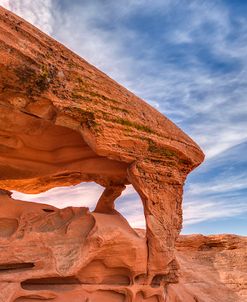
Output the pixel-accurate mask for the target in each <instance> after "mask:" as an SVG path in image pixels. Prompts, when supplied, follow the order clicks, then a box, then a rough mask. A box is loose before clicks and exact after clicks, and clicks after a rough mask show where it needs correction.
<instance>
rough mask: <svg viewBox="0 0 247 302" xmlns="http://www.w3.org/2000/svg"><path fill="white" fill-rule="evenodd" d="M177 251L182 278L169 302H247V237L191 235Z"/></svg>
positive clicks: (172, 289)
mask: <svg viewBox="0 0 247 302" xmlns="http://www.w3.org/2000/svg"><path fill="white" fill-rule="evenodd" d="M176 247H177V253H176V256H177V259H178V262H179V264H180V278H179V283H178V284H174V285H169V286H168V290H167V293H168V297H167V299H168V301H176V302H218V301H222V302H245V301H247V237H244V236H236V235H211V236H202V235H187V236H180V237H179V240H178V242H177V244H176Z"/></svg>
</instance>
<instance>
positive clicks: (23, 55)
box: [0, 8, 204, 302]
mask: <svg viewBox="0 0 247 302" xmlns="http://www.w3.org/2000/svg"><path fill="white" fill-rule="evenodd" d="M0 58H1V60H0V188H1V189H2V191H1V192H2V194H1V195H0V201H1V207H2V210H1V220H0V226H1V233H0V237H1V247H2V248H1V250H2V252H1V253H2V254H1V261H2V264H1V265H2V271H3V272H2V276H4V277H3V279H2V285H1V286H2V290H1V291H0V292H1V295H2V297H3V298H2V300H3V301H4V302H6V301H26V300H27V299H29V300H28V301H32V300H33V301H36V300H39V299H40V300H42V299H43V300H44V299H47V300H49V299H50V300H54V299H55V301H65V300H66V299H67V300H66V301H68V297H67V296H66V295H67V294H66V293H63V295H61V296H56V295H54V293H52V291H49V290H48V291H47V296H45V295H43V296H42V295H41V294H40V288H39V286H41V287H42V286H43V285H44V284H46V285H47V284H55V286H58V287H59V284H60V283H61V284H63V286H64V287H66V286H67V285H68V286H72V287H75V288H76V291H77V289H78V290H79V292H80V291H81V292H80V294H79V296H80V298H78V299H80V301H81V299H82V298H83V299H84V300H85V301H91V300H92V301H104V299H105V300H106V301H125V300H124V299H130V301H131V299H132V300H133V299H135V301H143V300H145V299H146V300H147V301H163V300H164V289H166V288H167V287H168V285H169V284H171V283H175V282H177V281H178V265H177V261H176V259H175V253H174V251H175V241H176V239H177V237H178V234H179V232H180V230H181V225H182V206H181V204H182V193H183V184H184V181H185V179H186V176H187V175H188V173H189V172H191V171H192V170H193V169H194V168H195V167H197V166H198V165H199V164H200V163H201V162H202V161H203V158H204V155H203V153H202V151H201V150H200V148H199V147H198V146H197V144H196V143H195V142H193V141H192V140H191V139H190V138H189V137H188V136H187V135H186V134H185V133H184V132H183V131H182V130H181V129H179V128H178V127H177V126H176V125H174V124H173V123H172V122H171V121H170V120H169V119H167V118H166V117H165V116H163V115H162V114H160V113H159V112H158V111H156V110H155V109H154V108H152V107H151V106H149V105H148V104H146V103H145V102H144V101H142V100H141V99H139V98H138V97H136V96H135V95H134V94H132V93H131V92H129V91H128V90H127V89H125V88H123V87H122V86H120V85H119V84H117V83H116V82H115V81H113V80H112V79H110V78H109V77H108V76H107V75H105V74H104V73H102V72H101V71H99V70H98V69H96V68H95V67H93V66H92V65H90V64H89V63H87V62H86V61H85V60H83V59H81V58H80V57H78V56H77V55H75V54H74V53H72V52H71V51H70V50H68V49H67V48H65V47H64V46H63V45H61V44H59V43H58V42H56V41H54V40H53V39H52V38H50V37H48V36H47V35H45V34H43V33H42V32H40V31H39V30H38V29H36V28H35V27H33V26H31V25H30V24H28V23H27V22H26V21H24V20H23V19H21V18H19V17H17V16H15V15H14V14H12V13H10V12H8V11H7V10H5V9H3V8H0ZM89 181H94V182H96V183H98V184H100V185H102V186H103V187H105V190H104V192H103V194H102V196H101V197H100V199H99V201H98V204H97V206H96V209H95V211H94V213H89V212H88V210H86V209H83V208H82V209H72V208H68V209H64V210H58V209H56V208H51V207H49V206H45V205H42V206H40V205H34V204H30V203H29V204H26V203H25V204H24V203H22V202H20V201H14V200H13V199H12V198H11V196H10V194H9V193H8V191H9V190H18V191H21V192H25V193H39V192H42V191H46V190H48V189H50V188H53V187H56V186H68V185H73V184H78V183H81V182H89ZM128 184H132V185H133V186H134V188H135V189H136V191H137V192H138V193H139V195H140V197H141V199H142V202H143V208H144V214H145V218H146V228H147V232H146V235H145V236H144V237H140V235H138V234H137V233H136V232H135V231H134V230H132V229H131V228H130V227H129V226H128V224H127V222H126V221H125V220H124V219H123V217H122V216H121V215H120V214H118V213H117V212H116V211H115V209H114V201H115V199H116V198H117V197H118V196H120V195H121V193H122V191H123V190H124V189H125V186H126V185H128ZM8 209H9V210H8ZM114 229H116V230H115V231H114ZM95 234H96V235H95ZM94 235H95V236H96V237H93V236H94ZM121 236H123V237H121ZM118 237H119V238H118ZM121 238H122V239H121ZM118 239H119V241H118ZM137 251H139V252H138V253H137ZM2 255H3V256H2ZM8 255H11V257H8ZM61 257H62V258H63V257H64V258H63V259H62V260H61ZM90 257H91V258H90ZM60 262H61V263H60ZM105 272H106V276H105V275H104V274H105ZM24 276H25V278H24ZM112 276H115V277H114V278H113V277H112ZM54 278H55V279H54ZM61 278H62V279H61ZM66 278H67V279H66ZM41 279H42V280H41ZM44 279H45V280H44ZM28 280H31V281H28ZM127 280H128V281H127ZM33 283H34V284H39V285H35V286H33ZM122 283H124V284H122ZM71 284H72V285H71ZM78 284H79V285H78ZM86 285H87V288H90V289H89V292H91V293H92V295H93V296H92V297H91V298H90V297H88V294H86V293H83V290H84V289H83V290H82V287H83V286H84V287H85V286H86ZM130 285H131V294H130V293H127V292H128V290H129V288H130ZM13 286H17V287H13ZM101 286H103V288H102V287H101ZM105 286H108V287H107V288H111V289H110V290H108V291H109V295H110V296H109V295H108V296H107V298H104V299H103V292H104V291H105ZM122 286H125V288H127V289H124V290H123V289H122ZM126 286H127V287H126ZM37 287H38V289H37ZM84 287H83V288H84ZM30 288H31V289H32V293H30V292H29V294H28V295H29V296H26V293H24V294H23V291H26V290H30ZM59 288H60V289H61V288H62V287H61V286H60V287H59ZM36 289H37V290H38V292H37V293H36ZM44 290H47V289H46V288H45V287H43V288H42V290H41V291H42V293H44ZM18 295H19V296H18ZM66 297H67V298H66ZM111 297H112V298H111ZM126 297H127V298H126ZM7 299H8V300H7ZM56 299H57V300H56ZM75 299H77V298H75ZM87 299H89V300H87ZM90 299H91V300H90ZM114 299H115V300H114ZM121 299H122V300H121ZM148 299H149V300H148ZM162 299H163V300H162ZM74 301H76V300H74ZM82 301H83V300H82Z"/></svg>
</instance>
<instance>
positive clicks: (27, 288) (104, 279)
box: [0, 191, 247, 302]
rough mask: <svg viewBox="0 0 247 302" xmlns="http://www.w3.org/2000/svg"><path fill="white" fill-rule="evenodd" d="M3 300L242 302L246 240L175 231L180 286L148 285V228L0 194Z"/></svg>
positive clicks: (246, 271) (0, 286) (0, 297)
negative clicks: (178, 234) (140, 228)
mask: <svg viewBox="0 0 247 302" xmlns="http://www.w3.org/2000/svg"><path fill="white" fill-rule="evenodd" d="M0 197H1V198H0V254H1V258H0V289H1V291H0V301H1V302H18V301H22V302H30V301H40V300H42V301H43V300H44V301H46V300H48V301H54V302H67V301H75V302H76V301H78V302H81V301H85V302H86V301H87V302H88V301H97V302H101V301H102V302H104V301H105V302H106V301H107V302H115V301H116V302H119V301H123V302H127V301H133V302H140V301H148V302H161V301H163V302H164V301H165V302H216V301H217V302H218V301H224V302H244V301H246V298H247V257H246V252H247V237H240V236H234V235H215V236H202V235H191V236H180V237H179V240H178V241H177V244H176V249H177V252H176V256H177V259H178V262H179V265H180V278H179V283H177V284H168V285H167V286H165V287H164V286H163V285H162V282H163V281H164V280H163V277H162V275H161V276H160V277H156V278H155V279H154V280H153V282H152V283H151V284H145V281H146V270H147V265H148V263H147V260H148V249H147V245H146V237H145V232H144V231H143V230H133V229H132V228H131V227H130V226H129V224H128V222H127V221H126V220H125V219H124V218H123V217H122V216H121V215H120V214H119V213H117V212H116V211H114V213H112V214H103V213H90V212H89V211H88V209H87V208H72V207H69V208H66V209H62V210H61V209H57V208H54V207H52V206H48V205H45V204H35V203H30V202H24V201H19V200H14V199H12V198H11V196H10V195H9V194H8V192H6V191H5V192H4V191H1V195H0Z"/></svg>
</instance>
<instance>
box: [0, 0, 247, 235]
mask: <svg viewBox="0 0 247 302" xmlns="http://www.w3.org/2000/svg"><path fill="white" fill-rule="evenodd" d="M0 3H1V4H2V5H3V6H5V7H6V8H8V9H11V10H12V11H14V12H16V13H17V14H19V15H20V16H22V17H24V18H25V19H27V20H29V21H30V22H31V23H33V24H34V25H36V26H37V27H39V28H41V29H42V30H43V31H45V32H47V33H48V34H50V35H51V36H53V37H54V38H55V39H57V40H58V41H60V42H62V43H63V44H65V45H66V46H67V47H69V48H70V49H72V50H73V51H75V52H76V53H78V54H79V55H80V56H82V57H84V58H85V59H86V60H88V61H89V62H90V63H92V64H93V65H95V66H97V67H98V68H99V69H101V70H103V71H104V72H106V73H107V74H108V75H110V76H111V77H112V78H113V79H115V80H116V81H118V82H119V83H120V84H122V85H124V86H125V87H127V88H128V89H130V90H131V91H133V92H134V93H135V94H137V95H139V96H140V97H142V98H143V99H145V100H146V101H147V102H149V103H150V104H151V105H152V106H154V107H155V108H157V109H158V110H159V111H161V112H162V113H164V114H165V115H166V116H168V117H169V118H170V119H171V120H173V121H174V122H175V123H176V124H178V125H179V126H180V127H181V128H182V129H183V130H184V131H185V132H186V133H188V134H189V135H190V136H191V137H192V138H193V139H194V140H195V141H196V142H198V143H199V144H200V146H201V147H202V149H203V150H204V151H205V153H206V160H205V163H204V164H203V165H202V166H201V167H199V168H198V169H197V170H196V171H194V172H193V173H192V174H191V175H190V176H189V178H188V181H187V183H186V186H185V194H184V229H183V232H184V233H204V234H208V233H237V234H242V235H246V232H247V203H246V193H247V152H246V151H247V17H246V16H247V2H246V1H240V0H239V1H236V0H235V1H230V0H225V1H214V0H210V1H202V0H195V1H193V0H186V1H185V0H152V1H151V0H118V1H114V0H94V1H92V0H82V1H79V0H70V1H68V0H67V1H66V0H43V1H39V0H12V1H11V0H0ZM65 192H66V194H65ZM100 192H101V188H100V187H97V186H96V185H91V184H85V185H80V186H76V187H74V188H71V189H70V190H68V189H62V188H57V189H53V190H52V191H50V192H47V193H45V194H44V195H40V196H38V197H36V199H35V196H29V197H26V196H24V195H21V194H19V195H18V194H17V195H16V196H17V197H21V198H26V199H30V200H38V201H40V200H42V201H49V202H52V201H54V203H55V204H56V202H57V200H58V199H59V200H60V203H61V204H63V205H64V206H65V205H66V204H74V205H79V204H84V203H85V204H88V205H90V206H93V204H94V203H95V201H96V200H97V198H98V196H99V194H100ZM64 196H65V197H64ZM62 198H63V202H61V199H62ZM65 199H66V200H65ZM82 200H83V201H82ZM117 207H118V209H119V210H120V211H121V213H123V214H124V215H125V216H126V217H127V218H128V219H129V221H130V222H131V223H132V225H135V226H142V225H143V213H142V206H141V203H140V201H139V198H138V196H137V195H136V193H135V192H134V191H133V189H132V188H131V187H129V188H128V189H127V191H126V193H125V194H124V196H123V197H122V198H121V200H119V201H118V202H117Z"/></svg>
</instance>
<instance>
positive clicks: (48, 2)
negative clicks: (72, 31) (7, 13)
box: [0, 0, 56, 34]
mask: <svg viewBox="0 0 247 302" xmlns="http://www.w3.org/2000/svg"><path fill="white" fill-rule="evenodd" d="M55 2H56V1H55ZM55 2H54V1H52V0H42V1H37V0H34V1H32V0H24V1H22V0H14V1H13V0H0V5H2V6H3V7H5V8H7V9H8V10H11V11H13V12H14V13H15V14H17V15H19V16H20V17H22V18H24V19H25V20H27V21H29V22H30V23H31V24H33V25H35V26H36V27H38V28H39V29H41V30H42V31H44V32H45V33H47V34H52V32H53V27H54V16H53V9H54V3H55Z"/></svg>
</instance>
